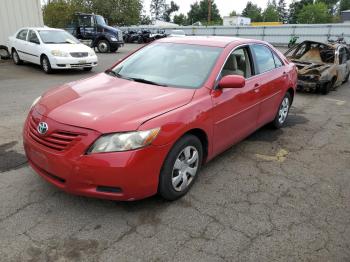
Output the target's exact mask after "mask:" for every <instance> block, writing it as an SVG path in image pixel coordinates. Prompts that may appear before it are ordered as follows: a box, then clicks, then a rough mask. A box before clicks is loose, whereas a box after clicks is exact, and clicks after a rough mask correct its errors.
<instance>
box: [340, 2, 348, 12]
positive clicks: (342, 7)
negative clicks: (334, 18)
mask: <svg viewBox="0 0 350 262" xmlns="http://www.w3.org/2000/svg"><path fill="white" fill-rule="evenodd" d="M349 9H350V0H340V3H339V10H340V11H344V10H349Z"/></svg>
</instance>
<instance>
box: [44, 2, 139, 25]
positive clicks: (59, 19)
mask: <svg viewBox="0 0 350 262" xmlns="http://www.w3.org/2000/svg"><path fill="white" fill-rule="evenodd" d="M141 11H142V2H141V0H104V1H101V0H55V1H50V3H49V2H48V4H46V5H44V7H43V13H44V21H45V24H46V25H48V26H52V27H65V26H67V24H69V23H71V22H72V21H73V18H74V13H75V12H86V13H95V14H99V15H102V16H103V17H104V18H106V19H107V20H108V23H109V24H110V25H135V24H138V23H139V21H140V18H141Z"/></svg>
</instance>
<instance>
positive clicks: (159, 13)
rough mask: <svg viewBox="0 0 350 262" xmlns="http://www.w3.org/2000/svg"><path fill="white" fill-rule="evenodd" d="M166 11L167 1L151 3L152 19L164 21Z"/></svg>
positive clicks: (159, 0) (153, 0) (157, 0)
mask: <svg viewBox="0 0 350 262" xmlns="http://www.w3.org/2000/svg"><path fill="white" fill-rule="evenodd" d="M165 9H166V3H165V0H152V1H151V6H150V10H151V14H152V18H154V19H157V20H162V19H163V17H164V13H165Z"/></svg>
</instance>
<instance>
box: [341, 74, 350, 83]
mask: <svg viewBox="0 0 350 262" xmlns="http://www.w3.org/2000/svg"><path fill="white" fill-rule="evenodd" d="M349 76H350V72H349V73H348V74H347V75H346V76H345V78H344V81H343V83H342V84H345V83H347V82H348V81H349Z"/></svg>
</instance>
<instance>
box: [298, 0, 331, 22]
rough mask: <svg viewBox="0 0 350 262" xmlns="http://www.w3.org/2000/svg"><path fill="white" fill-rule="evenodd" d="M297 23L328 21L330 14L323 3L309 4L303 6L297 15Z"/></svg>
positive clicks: (329, 20)
mask: <svg viewBox="0 0 350 262" xmlns="http://www.w3.org/2000/svg"><path fill="white" fill-rule="evenodd" d="M297 19H298V20H297V21H298V23H302V24H323V23H330V22H331V21H332V16H331V15H330V14H329V10H328V7H327V5H326V4H325V3H321V2H318V3H315V4H309V5H306V6H304V7H303V9H302V10H301V11H300V13H299V14H298V15H297Z"/></svg>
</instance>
